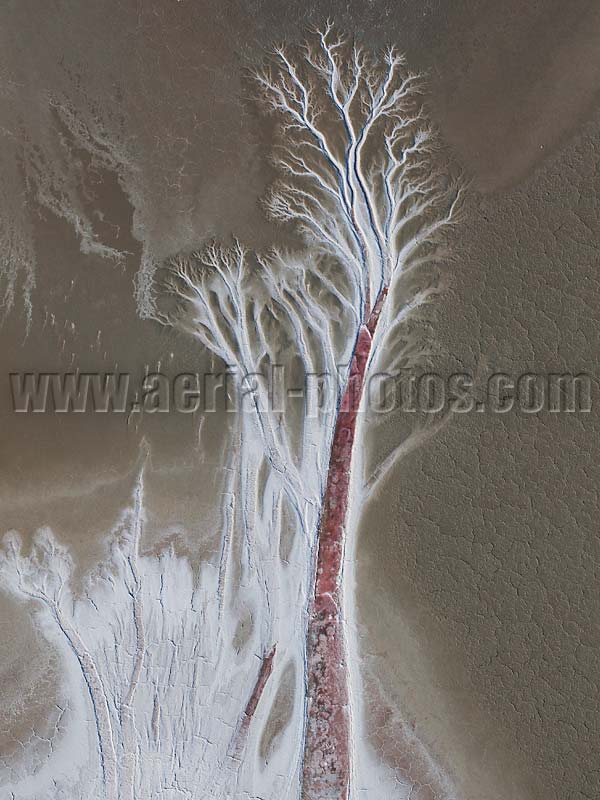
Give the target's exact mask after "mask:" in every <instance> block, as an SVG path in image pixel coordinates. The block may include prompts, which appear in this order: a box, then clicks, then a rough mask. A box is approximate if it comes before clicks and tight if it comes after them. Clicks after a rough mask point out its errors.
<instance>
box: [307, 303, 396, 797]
mask: <svg viewBox="0 0 600 800" xmlns="http://www.w3.org/2000/svg"><path fill="white" fill-rule="evenodd" d="M386 296H387V289H384V290H383V291H382V292H381V295H380V297H379V299H378V301H377V303H376V304H375V306H374V308H373V310H372V311H371V313H370V314H369V316H368V319H367V322H366V323H363V324H362V325H361V327H360V330H359V332H358V337H357V339H356V345H355V348H354V353H353V357H352V362H351V366H350V374H349V378H348V383H347V386H346V389H345V391H344V394H343V396H342V400H341V404H340V408H339V411H338V416H337V421H336V425H335V430H334V435H333V441H332V445H331V454H330V459H329V469H328V476H327V485H326V489H325V496H324V498H323V506H322V512H321V520H320V523H319V532H318V550H317V565H316V574H315V584H314V593H313V597H312V600H311V604H310V609H309V621H308V635H307V710H306V715H307V719H306V732H305V740H304V762H303V775H302V797H303V798H304V800H325V799H326V798H327V800H346V799H347V797H348V791H349V782H350V771H351V764H350V737H351V719H350V703H349V687H348V664H347V655H346V643H345V637H344V625H343V618H342V586H341V575H342V567H343V555H344V545H345V534H346V519H347V513H348V504H349V487H350V467H351V463H352V451H353V448H354V439H355V433H356V421H357V417H358V411H359V407H360V400H361V396H362V391H363V386H364V381H365V372H366V368H367V363H368V360H369V356H370V353H371V347H372V342H373V334H374V333H375V329H376V327H377V322H378V320H379V315H380V313H381V308H382V305H383V302H384V301H385V298H386Z"/></svg>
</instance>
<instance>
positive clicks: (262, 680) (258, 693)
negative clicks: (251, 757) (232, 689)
mask: <svg viewBox="0 0 600 800" xmlns="http://www.w3.org/2000/svg"><path fill="white" fill-rule="evenodd" d="M276 652H277V647H276V646H275V645H273V647H272V648H271V649H270V650H269V652H268V653H267V654H266V655H265V656H264V657H263V660H262V664H261V665H260V670H259V673H258V677H257V679H256V684H255V685H254V689H253V690H252V694H251V695H250V699H249V700H248V703H247V704H246V708H245V710H244V713H243V715H242V719H241V721H240V725H239V728H238V730H237V733H236V735H235V738H234V741H233V746H232V748H231V755H232V757H233V758H235V757H239V756H240V755H241V753H242V750H243V748H244V745H245V744H246V739H247V738H248V730H249V728H250V723H251V722H252V718H253V716H254V714H255V712H256V709H257V708H258V704H259V702H260V698H261V697H262V694H263V692H264V690H265V686H266V685H267V681H268V680H269V678H270V677H271V673H272V672H273V660H274V659H275V653H276Z"/></svg>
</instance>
